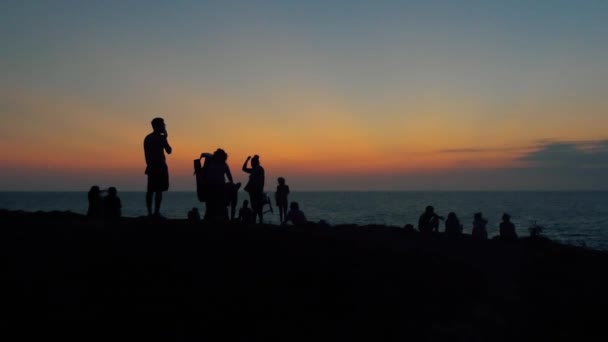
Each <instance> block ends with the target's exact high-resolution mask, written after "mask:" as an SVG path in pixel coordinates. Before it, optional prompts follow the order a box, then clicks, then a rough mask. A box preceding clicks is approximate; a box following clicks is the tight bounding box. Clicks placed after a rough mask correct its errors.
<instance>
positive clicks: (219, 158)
mask: <svg viewBox="0 0 608 342" xmlns="http://www.w3.org/2000/svg"><path fill="white" fill-rule="evenodd" d="M201 158H205V159H207V160H206V161H205V165H206V166H205V167H206V168H207V171H206V175H205V177H206V184H207V187H208V197H207V200H206V201H205V203H206V210H205V220H211V221H215V222H225V221H227V220H228V211H227V209H226V205H227V202H228V195H229V194H228V188H227V187H226V178H228V182H229V184H231V185H233V184H234V182H233V180H232V173H231V172H230V167H229V166H228V164H227V163H226V162H227V160H228V154H227V153H226V152H225V151H224V150H222V149H221V148H218V149H217V150H216V151H215V152H213V154H210V153H201Z"/></svg>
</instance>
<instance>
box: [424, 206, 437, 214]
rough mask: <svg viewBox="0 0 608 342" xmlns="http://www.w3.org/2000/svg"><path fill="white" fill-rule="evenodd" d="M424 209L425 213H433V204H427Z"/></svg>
mask: <svg viewBox="0 0 608 342" xmlns="http://www.w3.org/2000/svg"><path fill="white" fill-rule="evenodd" d="M425 211H426V212H427V213H429V214H431V213H433V212H434V211H435V208H433V206H432V205H429V206H427V207H426V210H425Z"/></svg>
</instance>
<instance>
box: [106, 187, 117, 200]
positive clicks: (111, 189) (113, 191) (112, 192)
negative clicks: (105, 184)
mask: <svg viewBox="0 0 608 342" xmlns="http://www.w3.org/2000/svg"><path fill="white" fill-rule="evenodd" d="M117 193H118V191H117V190H116V188H115V187H113V186H111V187H109V188H108V195H109V196H112V197H115V196H116V194H117Z"/></svg>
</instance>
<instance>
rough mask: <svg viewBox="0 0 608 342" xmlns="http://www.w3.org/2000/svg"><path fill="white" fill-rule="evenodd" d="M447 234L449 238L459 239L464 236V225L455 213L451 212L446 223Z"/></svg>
mask: <svg viewBox="0 0 608 342" xmlns="http://www.w3.org/2000/svg"><path fill="white" fill-rule="evenodd" d="M445 234H446V235H447V236H449V237H457V236H460V235H461V234H462V224H460V220H458V216H456V213H454V212H450V213H449V214H448V219H447V220H446V221H445Z"/></svg>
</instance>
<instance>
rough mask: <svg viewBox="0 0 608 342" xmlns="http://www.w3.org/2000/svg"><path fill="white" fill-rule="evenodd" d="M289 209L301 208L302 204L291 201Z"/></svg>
mask: <svg viewBox="0 0 608 342" xmlns="http://www.w3.org/2000/svg"><path fill="white" fill-rule="evenodd" d="M289 209H291V210H300V205H299V204H298V202H291V203H290V204H289Z"/></svg>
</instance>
